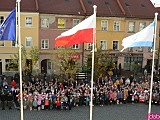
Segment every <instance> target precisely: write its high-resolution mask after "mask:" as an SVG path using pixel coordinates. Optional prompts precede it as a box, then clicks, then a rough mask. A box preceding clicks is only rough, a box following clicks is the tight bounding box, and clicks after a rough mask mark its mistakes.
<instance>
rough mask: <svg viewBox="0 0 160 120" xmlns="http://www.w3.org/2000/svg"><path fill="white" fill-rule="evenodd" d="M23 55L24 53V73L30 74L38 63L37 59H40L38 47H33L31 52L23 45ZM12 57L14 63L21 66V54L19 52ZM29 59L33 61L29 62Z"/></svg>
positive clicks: (22, 61) (22, 60)
mask: <svg viewBox="0 0 160 120" xmlns="http://www.w3.org/2000/svg"><path fill="white" fill-rule="evenodd" d="M18 52H19V51H18ZM21 55H22V59H21V64H22V71H23V75H28V74H29V73H31V71H32V68H33V69H34V66H35V65H36V64H37V61H38V59H39V51H38V48H37V47H32V48H31V50H30V52H27V50H26V48H25V47H24V46H23V45H22V47H21ZM10 57H11V59H12V63H14V64H15V65H17V66H19V54H18V53H17V54H14V55H12V56H10ZM29 59H30V61H32V62H31V64H27V60H29ZM32 66H33V67H32Z"/></svg>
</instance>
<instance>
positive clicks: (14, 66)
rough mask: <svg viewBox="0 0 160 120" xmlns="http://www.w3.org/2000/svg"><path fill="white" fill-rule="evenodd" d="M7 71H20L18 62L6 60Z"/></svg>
mask: <svg viewBox="0 0 160 120" xmlns="http://www.w3.org/2000/svg"><path fill="white" fill-rule="evenodd" d="M5 69H6V71H18V60H14V59H5Z"/></svg>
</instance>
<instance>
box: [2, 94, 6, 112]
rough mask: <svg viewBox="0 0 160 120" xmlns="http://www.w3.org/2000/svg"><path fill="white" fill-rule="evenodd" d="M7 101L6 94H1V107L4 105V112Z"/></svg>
mask: <svg viewBox="0 0 160 120" xmlns="http://www.w3.org/2000/svg"><path fill="white" fill-rule="evenodd" d="M5 101H6V95H5V94H4V92H2V94H1V105H2V110H5Z"/></svg>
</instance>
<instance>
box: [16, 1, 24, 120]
mask: <svg viewBox="0 0 160 120" xmlns="http://www.w3.org/2000/svg"><path fill="white" fill-rule="evenodd" d="M20 2H21V0H17V3H18V35H19V37H18V40H19V41H18V45H19V74H20V102H21V104H20V110H21V120H23V93H22V55H21V47H22V46H21V30H20V29H21V22H20Z"/></svg>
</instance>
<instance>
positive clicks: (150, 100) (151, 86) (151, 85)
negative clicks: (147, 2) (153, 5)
mask: <svg viewBox="0 0 160 120" xmlns="http://www.w3.org/2000/svg"><path fill="white" fill-rule="evenodd" d="M157 16H158V13H155V27H154V39H153V43H154V46H153V58H152V72H151V83H150V97H149V108H148V114H150V113H151V104H152V88H153V72H154V57H155V45H156V30H157Z"/></svg>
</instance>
